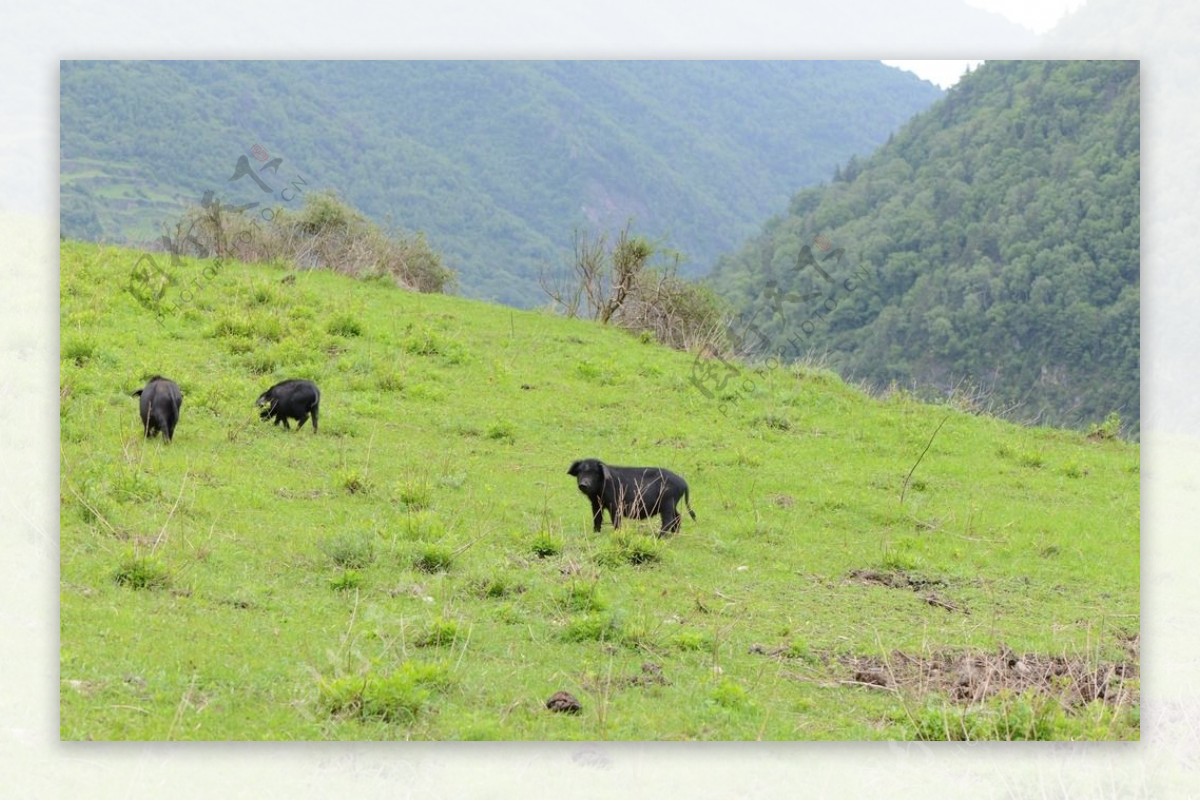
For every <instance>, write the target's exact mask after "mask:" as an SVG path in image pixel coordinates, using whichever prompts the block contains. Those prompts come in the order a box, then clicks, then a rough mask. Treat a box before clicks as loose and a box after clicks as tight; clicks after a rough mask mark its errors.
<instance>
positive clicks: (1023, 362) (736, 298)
mask: <svg viewBox="0 0 1200 801" xmlns="http://www.w3.org/2000/svg"><path fill="white" fill-rule="evenodd" d="M1138 102H1139V100H1138V65H1137V63H1136V62H1119V61H1118V62H1111V61H1110V62H987V63H986V64H984V65H983V66H982V67H980V68H979V69H978V70H976V71H975V72H973V73H971V74H970V75H968V76H966V77H965V78H964V79H963V80H962V82H961V83H960V84H958V85H957V86H956V87H954V88H953V89H952V90H951V91H950V92H948V93H947V95H946V97H945V98H944V99H943V100H942V101H940V102H939V103H937V104H936V105H935V106H934V107H933V108H931V109H930V110H929V111H927V112H925V113H923V114H921V115H919V116H918V117H916V118H915V119H913V120H912V121H911V122H910V123H909V124H908V125H906V126H905V127H904V128H903V129H901V130H900V131H898V132H897V133H896V134H895V136H894V137H892V139H891V141H890V142H889V143H888V144H886V145H885V146H883V147H881V148H880V149H879V150H878V151H877V152H875V153H874V154H872V155H871V156H870V157H869V158H864V159H851V160H850V161H848V162H847V163H846V164H845V165H842V166H840V167H839V168H838V169H837V170H836V171H835V172H834V175H833V182H832V183H831V184H829V185H827V186H823V187H820V188H815V189H810V190H806V191H803V192H800V193H799V194H797V195H796V196H795V197H794V198H793V199H792V202H791V204H790V206H789V209H788V212H787V214H786V215H783V216H780V217H777V218H775V219H772V220H771V221H770V222H768V223H767V224H766V226H765V227H764V229H763V230H762V232H761V233H760V234H759V235H758V236H756V237H755V238H754V239H753V240H752V241H751V242H749V243H748V244H747V245H746V246H745V247H744V248H743V249H742V250H741V251H740V252H739V253H737V254H735V255H732V256H729V257H727V258H724V259H722V260H721V261H720V262H719V263H718V266H717V269H716V270H715V272H714V275H713V278H712V281H713V285H714V286H715V287H716V288H717V289H718V290H719V291H720V292H721V294H722V295H724V296H725V297H728V298H729V299H730V300H731V301H732V302H733V304H734V306H735V308H737V309H738V311H739V313H740V315H741V316H742V317H743V319H751V318H753V319H754V321H755V322H754V325H755V326H757V327H758V328H760V329H761V331H762V332H763V334H764V335H765V336H766V337H767V340H768V343H769V347H770V348H771V349H773V350H777V351H783V352H788V353H790V354H791V355H796V354H797V353H800V352H808V351H815V352H818V353H824V354H828V356H829V358H830V361H831V362H833V363H834V365H835V366H837V367H838V368H839V369H840V370H841V371H842V372H843V373H845V374H846V375H847V376H849V377H851V378H854V379H857V380H864V381H866V382H869V383H870V384H873V385H875V386H876V387H885V386H887V385H888V384H890V383H891V382H896V383H898V384H901V385H903V386H914V385H915V386H917V387H922V388H925V389H926V391H930V392H935V393H950V392H953V391H955V389H956V388H957V389H958V390H959V391H960V392H961V391H963V390H964V389H966V391H967V392H968V393H970V394H974V395H975V396H976V397H983V398H986V402H987V403H988V405H989V407H990V408H992V409H994V410H1003V409H1009V410H1010V413H1011V414H1012V415H1013V416H1015V417H1018V418H1020V419H1024V420H1038V421H1041V422H1051V423H1056V424H1064V425H1083V424H1085V423H1089V422H1092V423H1094V422H1097V421H1100V420H1103V419H1104V418H1105V417H1106V415H1107V414H1108V413H1109V412H1112V411H1116V412H1118V413H1119V414H1120V415H1121V417H1122V419H1124V420H1125V421H1126V422H1127V423H1129V424H1130V427H1131V429H1132V430H1133V431H1136V429H1137V420H1138V414H1139V403H1138V397H1139V392H1138V389H1139V382H1138V378H1139V359H1138V356H1139V334H1138V321H1139V317H1138V294H1139V293H1138V287H1139V223H1138V214H1139V150H1140V146H1139V120H1138ZM805 246H807V247H808V248H809V250H810V251H811V252H812V253H813V254H814V255H815V257H816V261H817V263H818V264H819V265H828V267H829V268H831V269H826V272H827V273H829V276H830V278H831V279H832V280H825V278H824V277H823V276H822V275H821V274H820V273H819V272H818V271H816V270H815V269H804V268H802V269H797V266H798V265H799V264H802V263H803V260H802V259H801V260H799V261H798V259H800V257H799V255H798V254H800V253H801V252H802V248H803V247H805ZM822 248H824V250H822ZM838 249H844V253H843V254H841V256H840V258H837V259H832V258H831V255H832V254H834V253H837V251H838ZM856 271H857V272H858V274H860V275H863V276H864V280H863V281H862V286H861V287H857V288H856V289H855V290H854V291H852V292H849V291H847V290H846V289H845V288H844V287H841V286H839V285H838V283H837V282H838V281H841V280H843V279H844V278H846V277H849V276H852V275H854V274H855V272H856ZM808 321H814V323H815V324H806V322H808ZM810 329H811V330H810Z"/></svg>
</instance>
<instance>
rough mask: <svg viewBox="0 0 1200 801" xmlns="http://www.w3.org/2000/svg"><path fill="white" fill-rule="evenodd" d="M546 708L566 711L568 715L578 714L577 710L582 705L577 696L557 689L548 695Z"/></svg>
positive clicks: (553, 710)
mask: <svg viewBox="0 0 1200 801" xmlns="http://www.w3.org/2000/svg"><path fill="white" fill-rule="evenodd" d="M546 708H547V709H549V710H550V711H551V712H566V713H567V714H568V715H578V714H579V711H580V710H581V709H583V705H582V704H580V703H579V699H578V698H576V697H575V696H573V695H571V694H570V693H569V692H565V691H562V690H559V691H558V692H556V693H555V694H554V695H552V696H550V700H548V701H547V702H546Z"/></svg>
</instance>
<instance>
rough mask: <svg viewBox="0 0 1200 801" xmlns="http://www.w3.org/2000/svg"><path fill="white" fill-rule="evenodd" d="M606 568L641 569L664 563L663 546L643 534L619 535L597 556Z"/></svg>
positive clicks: (597, 559) (598, 560) (622, 533)
mask: <svg viewBox="0 0 1200 801" xmlns="http://www.w3.org/2000/svg"><path fill="white" fill-rule="evenodd" d="M596 561H597V562H599V563H600V564H601V565H604V566H605V567H620V566H621V565H632V566H634V567H641V566H644V565H653V564H657V563H658V562H661V561H662V546H661V545H659V543H658V542H656V541H655V540H653V539H651V538H650V537H647V536H645V535H643V534H626V533H624V532H619V533H617V534H616V535H615V536H614V537H613V538H612V540H611V541H610V542H609V544H608V545H607V546H605V547H604V548H603V549H602V550H601V551H600V553H599V554H597V556H596Z"/></svg>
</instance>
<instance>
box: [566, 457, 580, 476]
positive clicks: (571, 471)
mask: <svg viewBox="0 0 1200 801" xmlns="http://www.w3.org/2000/svg"><path fill="white" fill-rule="evenodd" d="M567 475H568V476H577V475H579V461H578V460H576V461H574V462H571V466H570V467H569V468H567Z"/></svg>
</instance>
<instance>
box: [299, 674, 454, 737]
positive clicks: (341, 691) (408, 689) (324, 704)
mask: <svg viewBox="0 0 1200 801" xmlns="http://www.w3.org/2000/svg"><path fill="white" fill-rule="evenodd" d="M449 674H450V671H449V670H448V669H447V668H446V667H445V666H444V665H440V664H422V663H414V662H405V663H403V664H402V665H400V667H399V668H398V669H397V670H395V671H393V672H391V673H388V674H386V675H383V676H379V675H375V674H372V673H367V674H366V675H363V676H342V677H340V678H336V679H332V680H329V681H326V680H321V683H320V690H319V693H318V703H319V704H320V706H321V708H322V709H324V710H325V711H326V712H327V713H328V714H330V715H337V716H342V717H352V718H358V719H359V720H364V721H369V720H379V721H384V722H387V723H411V722H412V721H413V720H415V719H416V718H417V716H418V715H419V714H420V713H421V711H422V710H424V709H425V708H426V707H427V706H428V705H429V704H430V702H431V701H432V700H433V697H434V694H435V693H441V692H445V691H446V690H448V689H450V687H451V686H452V683H451V680H450V675H449Z"/></svg>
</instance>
